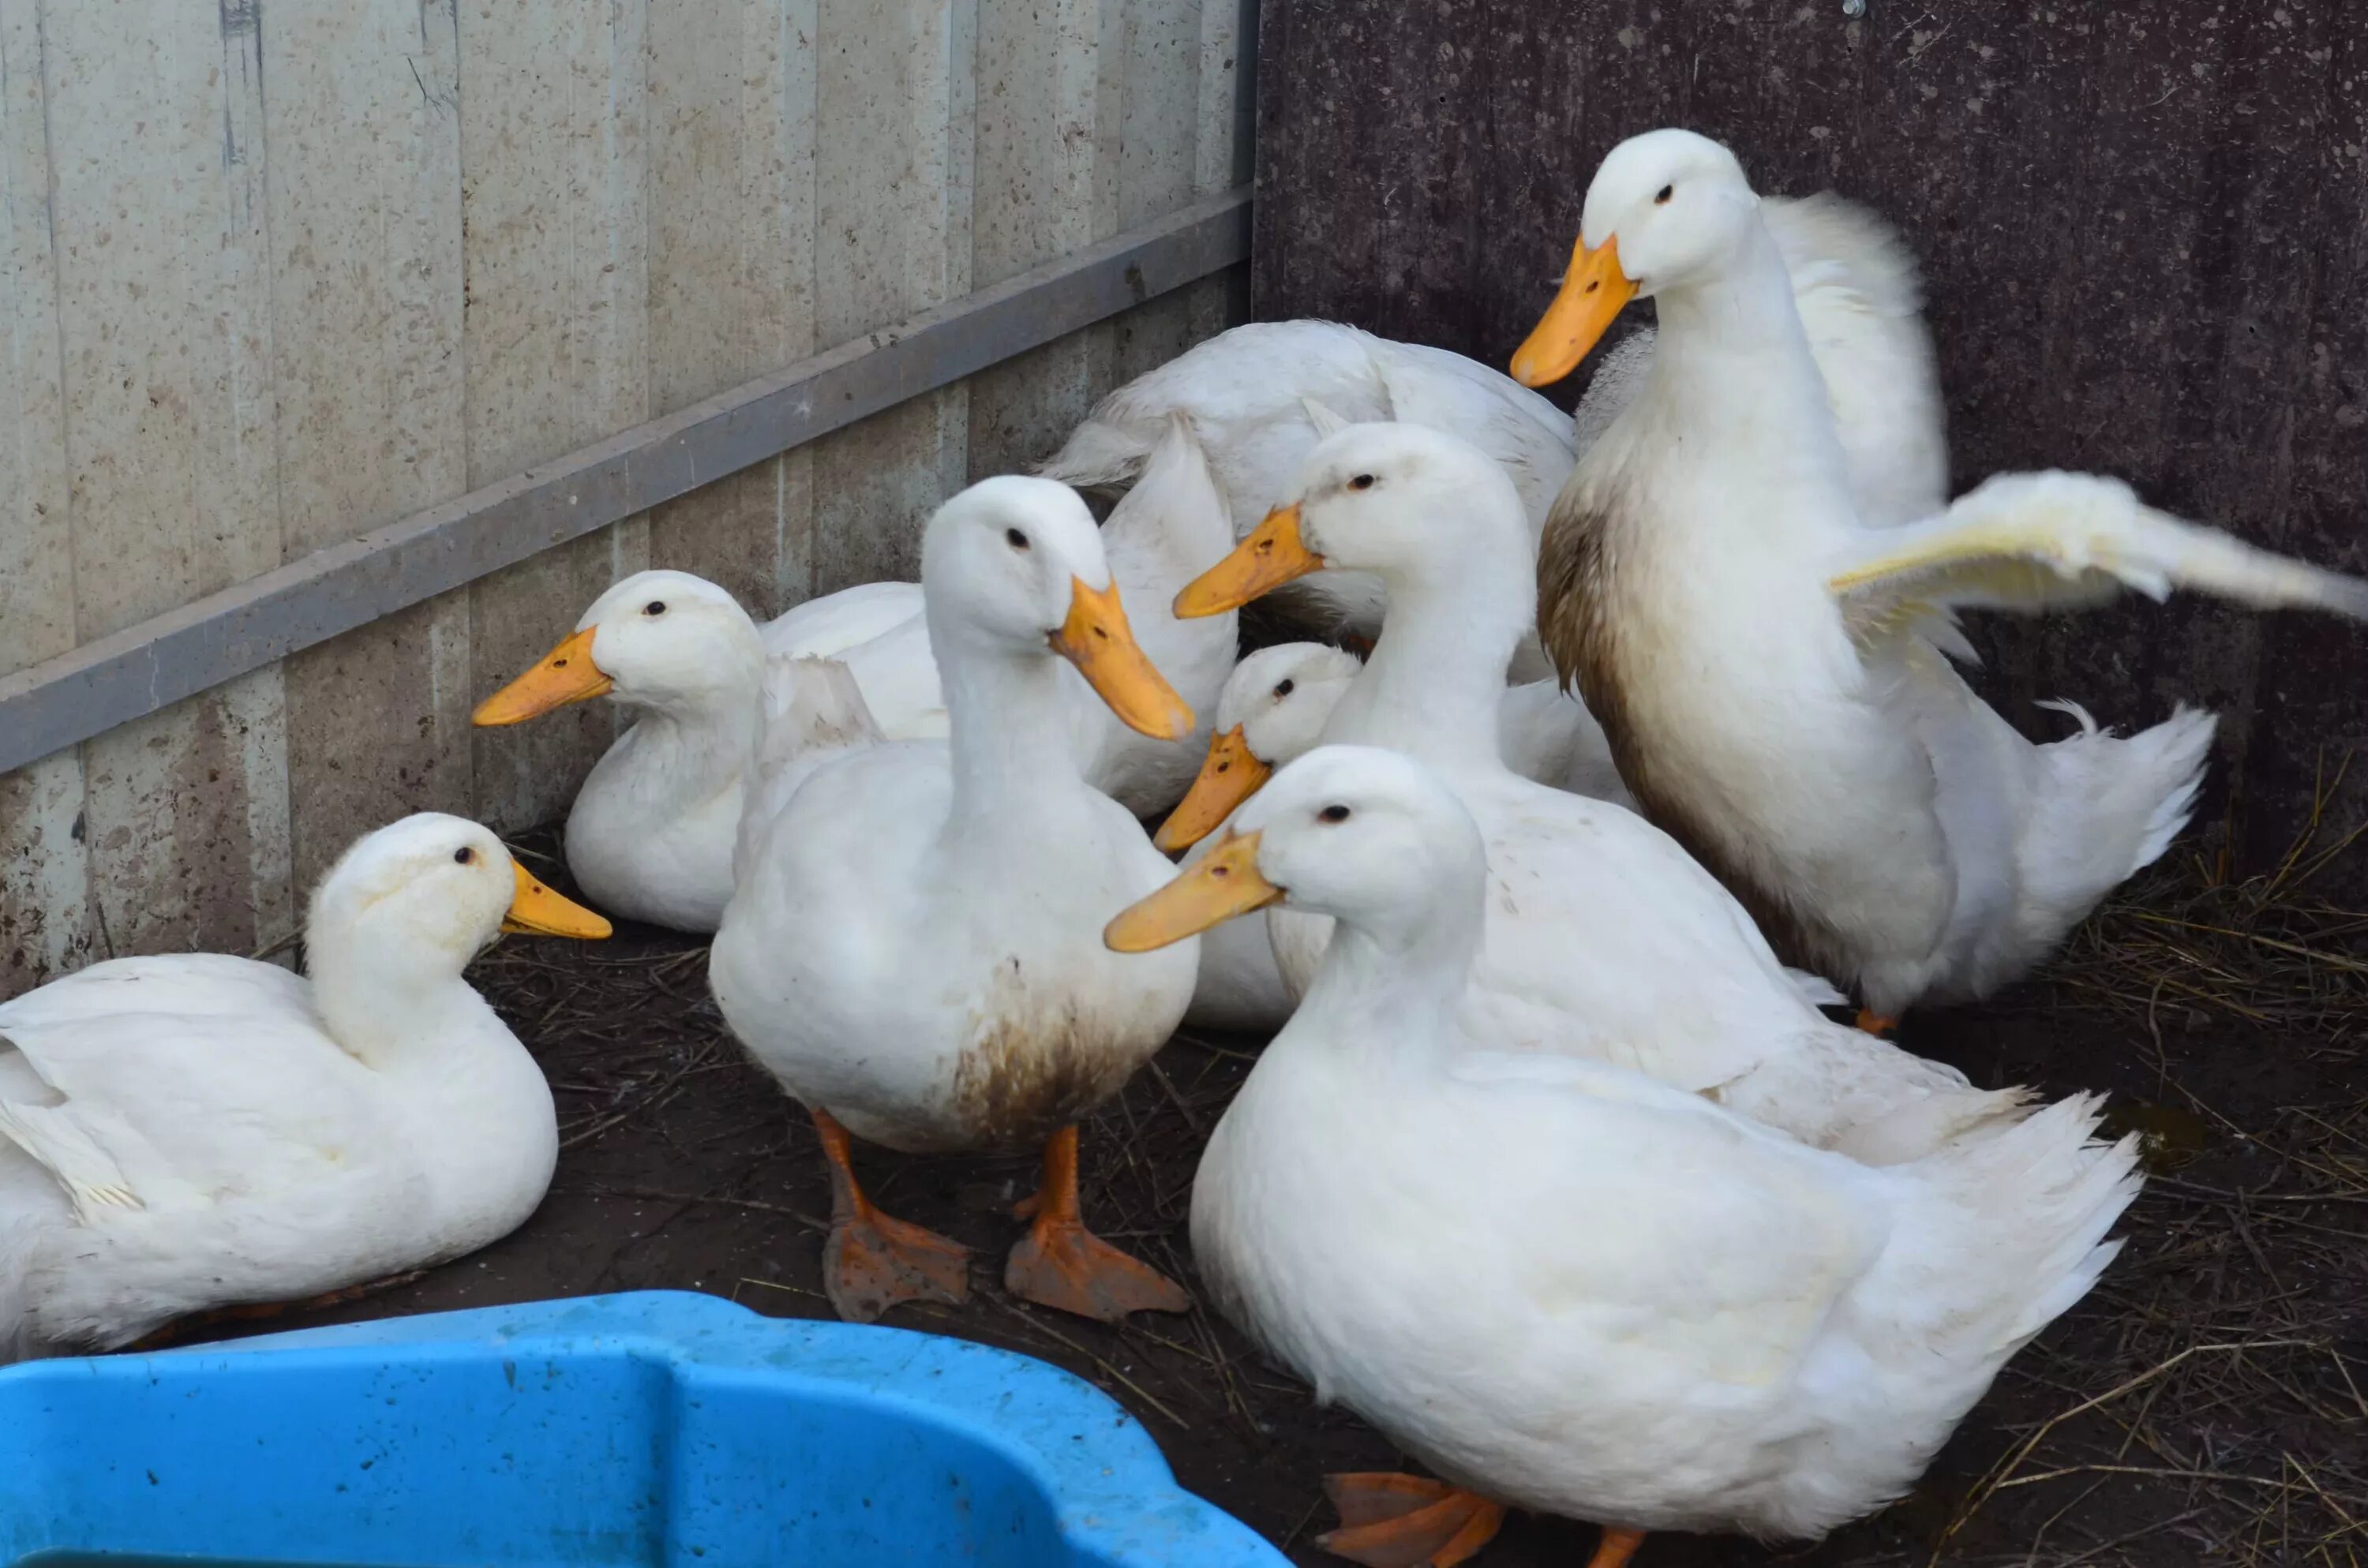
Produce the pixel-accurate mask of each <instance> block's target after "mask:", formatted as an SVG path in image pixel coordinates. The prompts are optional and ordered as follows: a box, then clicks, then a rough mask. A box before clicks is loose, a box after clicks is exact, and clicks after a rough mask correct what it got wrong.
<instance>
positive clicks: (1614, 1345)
mask: <svg viewBox="0 0 2368 1568" xmlns="http://www.w3.org/2000/svg"><path fill="white" fill-rule="evenodd" d="M1490 858H1491V854H1490V851H1489V850H1488V849H1487V847H1486V845H1485V844H1484V842H1483V839H1482V835H1481V831H1480V828H1479V827H1478V825H1477V824H1475V823H1474V821H1473V818H1472V814H1471V813H1470V812H1467V811H1466V810H1464V808H1463V805H1462V803H1461V802H1460V801H1458V799H1457V797H1456V792H1455V791H1453V790H1451V789H1449V788H1448V787H1447V786H1446V785H1445V783H1444V782H1442V781H1441V780H1440V779H1439V778H1436V777H1435V776H1433V775H1432V774H1431V773H1430V772H1429V770H1428V769H1426V768H1425V767H1422V766H1421V765H1420V764H1418V763H1417V762H1415V761H1414V760H1413V759H1411V758H1409V757H1406V756H1400V755H1397V754H1394V753H1390V752H1384V751H1377V750H1371V749H1367V748H1362V747H1353V746H1326V747H1323V748H1321V749H1319V750H1317V751H1315V752H1311V753H1310V754H1308V756H1305V757H1303V758H1302V759H1300V760H1299V761H1298V762H1295V763H1293V764H1292V765H1291V766H1290V767H1287V768H1284V769H1283V770H1282V771H1281V773H1279V774H1277V775H1276V776H1275V778H1274V780H1273V781H1272V782H1271V783H1270V784H1269V785H1268V786H1267V787H1266V789H1265V790H1262V791H1260V792H1259V794H1258V796H1257V797H1256V798H1255V799H1254V800H1252V801H1250V802H1249V803H1248V804H1247V806H1245V807H1244V808H1243V809H1242V812H1241V815H1240V818H1239V819H1238V822H1237V824H1236V831H1235V834H1234V835H1231V836H1228V837H1227V838H1226V839H1224V841H1223V843H1222V844H1220V845H1219V846H1217V847H1216V848H1215V849H1213V850H1212V852H1211V853H1210V855H1209V856H1208V858H1206V859H1204V860H1203V861H1202V862H1201V865H1200V866H1199V868H1197V869H1194V870H1190V871H1187V872H1185V873H1184V874H1183V875H1181V876H1179V877H1178V878H1177V880H1176V881H1174V882H1172V883H1170V884H1169V885H1168V886H1167V887H1165V888H1163V889H1161V890H1160V891H1159V892H1156V893H1155V894H1153V895H1152V896H1151V897H1149V898H1147V899H1145V900H1144V901H1143V902H1142V903H1139V904H1137V905H1135V906H1134V907H1133V908H1132V909H1130V910H1128V911H1126V912H1125V913H1124V914H1122V915H1120V916H1119V917H1118V918H1117V919H1115V920H1113V921H1112V922H1110V928H1109V931H1108V933H1107V940H1108V941H1109V942H1110V945H1111V946H1112V947H1114V948H1118V949H1121V950H1124V951H1129V952H1139V951H1145V950H1156V949H1157V948H1158V946H1159V945H1160V944H1162V943H1165V942H1171V941H1176V940H1179V939H1187V938H1189V937H1190V935H1191V934H1192V933H1194V932H1198V931H1201V930H1205V929H1206V928H1208V927H1209V926H1212V925H1213V924H1215V923H1216V922H1218V921H1220V920H1223V919H1224V918H1226V917H1227V916H1229V915H1237V914H1242V913H1245V912H1247V911H1251V910H1255V909H1258V908H1259V907H1261V906H1263V905H1265V904H1268V903H1278V902H1279V903H1281V904H1282V905H1284V906H1287V907H1291V908H1294V909H1298V910H1304V911H1307V912H1311V913H1318V912H1320V913H1321V914H1323V915H1328V916H1330V917H1332V918H1333V919H1334V920H1336V921H1337V922H1338V934H1337V935H1336V936H1335V937H1333V940H1332V943H1331V946H1330V948H1329V949H1327V950H1326V953H1325V955H1324V960H1323V965H1322V967H1321V969H1320V970H1319V971H1317V973H1316V975H1315V982H1314V983H1313V984H1312V985H1311V986H1310V987H1309V989H1308V993H1307V996H1306V999H1305V1000H1304V1002H1303V1003H1302V1004H1301V1005H1300V1008H1299V1011H1298V1012H1296V1013H1295V1014H1293V1015H1292V1019H1291V1022H1290V1023H1289V1024H1287V1025H1285V1026H1284V1028H1283V1030H1282V1032H1281V1034H1280V1035H1278V1036H1277V1037H1276V1038H1275V1040H1274V1042H1273V1043H1272V1044H1271V1045H1269V1046H1268V1047H1267V1049H1266V1051H1265V1052H1264V1053H1263V1054H1262V1055H1261V1056H1260V1057H1259V1059H1258V1064H1257V1065H1256V1066H1255V1067H1253V1068H1252V1069H1251V1070H1250V1074H1249V1078H1248V1081H1247V1083H1245V1084H1244V1085H1242V1089H1241V1093H1240V1094H1239V1095H1238V1096H1235V1099H1234V1102H1233V1104H1232V1105H1231V1106H1230V1107H1229V1108H1227V1109H1226V1111H1225V1115H1224V1119H1223V1120H1222V1121H1221V1122H1220V1123H1219V1124H1218V1126H1217V1130H1216V1131H1215V1132H1214V1133H1213V1134H1212V1136H1211V1137H1210V1140H1209V1146H1208V1148H1207V1150H1206V1151H1205V1152H1204V1153H1202V1155H1201V1166H1200V1172H1199V1175H1198V1176H1197V1177H1196V1178H1195V1180H1194V1182H1193V1187H1192V1253H1193V1257H1194V1259H1195V1261H1196V1262H1197V1264H1198V1266H1199V1267H1200V1271H1201V1278H1202V1279H1203V1280H1204V1281H1205V1282H1206V1284H1207V1287H1208V1290H1209V1292H1210V1294H1211V1297H1212V1300H1213V1301H1214V1302H1215V1304H1216V1305H1217V1306H1218V1307H1219V1308H1220V1309H1221V1310H1222V1311H1223V1312H1225V1314H1226V1315H1227V1316H1228V1317H1230V1318H1232V1319H1233V1320H1234V1321H1235V1323H1237V1324H1241V1326H1242V1327H1243V1328H1244V1329H1245V1330H1246V1331H1247V1332H1248V1333H1249V1335H1251V1336H1252V1337H1253V1338H1255V1339H1256V1340H1258V1342H1259V1343H1260V1344H1261V1345H1262V1346H1265V1347H1266V1349H1267V1350H1268V1351H1269V1353H1271V1354H1272V1355H1273V1356H1275V1357H1276V1358H1278V1359H1280V1360H1281V1361H1282V1362H1284V1363H1285V1364H1287V1365H1289V1366H1290V1367H1292V1369H1294V1370H1296V1371H1297V1372H1298V1373H1299V1374H1300V1375H1301V1376H1302V1377H1304V1378H1305V1379H1306V1380H1307V1381H1309V1382H1310V1383H1312V1384H1313V1385H1314V1386H1315V1396H1316V1398H1317V1399H1318V1400H1320V1401H1323V1402H1325V1403H1340V1404H1344V1405H1347V1406H1348V1407H1349V1409H1351V1410H1354V1411H1355V1412H1357V1413H1358V1414H1359V1415H1362V1416H1363V1417H1364V1418H1365V1419H1366V1420H1368V1421H1370V1422H1372V1424H1373V1425H1374V1426H1377V1427H1379V1428H1380V1429H1381V1430H1382V1432H1383V1434H1384V1435H1385V1436H1386V1437H1389V1439H1390V1440H1391V1441H1392V1442H1393V1443H1395V1444H1396V1445H1397V1447H1398V1448H1400V1449H1403V1450H1405V1451H1406V1452H1407V1453H1409V1454H1412V1455H1413V1456H1415V1457H1416V1458H1417V1460H1420V1461H1421V1462H1422V1463H1423V1464H1425V1465H1426V1466H1428V1467H1429V1469H1430V1470H1432V1471H1434V1472H1435V1473H1436V1474H1437V1475H1438V1476H1440V1477H1441V1478H1443V1480H1440V1481H1429V1480H1426V1479H1423V1478H1419V1477H1416V1476H1410V1475H1377V1474H1362V1475H1343V1476H1335V1477H1332V1478H1331V1483H1330V1486H1331V1490H1332V1493H1333V1495H1334V1497H1335V1498H1336V1500H1337V1501H1338V1503H1339V1505H1340V1509H1341V1516H1342V1528H1339V1529H1337V1530H1335V1531H1333V1532H1332V1533H1331V1534H1330V1535H1329V1536H1327V1537H1325V1538H1324V1540H1323V1544H1324V1545H1326V1547H1327V1548H1328V1549H1329V1550H1330V1551H1333V1552H1335V1553H1338V1554H1339V1555H1341V1556H1344V1557H1347V1558H1349V1559H1350V1560H1351V1561H1353V1562H1360V1563H1366V1564H1370V1565H1372V1568H1412V1565H1415V1564H1424V1563H1427V1564H1431V1565H1433V1568H1452V1564H1454V1563H1457V1562H1463V1560H1464V1559H1465V1558H1467V1557H1469V1556H1471V1555H1472V1554H1473V1553H1474V1552H1475V1551H1478V1550H1479V1549H1480V1548H1481V1547H1482V1546H1484V1545H1485V1544H1486V1542H1487V1540H1489V1538H1490V1537H1491V1536H1493V1535H1494V1534H1495V1533H1496V1530H1497V1525H1498V1524H1499V1522H1500V1521H1501V1520H1502V1518H1503V1517H1504V1510H1505V1508H1506V1507H1507V1506H1517V1507H1522V1508H1528V1509H1533V1510H1536V1511H1539V1512H1543V1513H1551V1514H1559V1515H1563V1516H1566V1517H1574V1518H1581V1519H1591V1520H1594V1521H1596V1522H1597V1523H1599V1524H1601V1525H1602V1526H1604V1527H1605V1529H1604V1537H1603V1541H1602V1544H1601V1546H1600V1548H1599V1549H1598V1550H1597V1551H1596V1553H1595V1557H1594V1568H1618V1565H1619V1564H1621V1563H1624V1562H1626V1561H1627V1560H1628V1557H1629V1555H1630V1554H1631V1553H1632V1552H1633V1551H1634V1550H1635V1548H1636V1545H1637V1542H1638V1541H1639V1540H1641V1539H1642V1538H1643V1535H1644V1533H1645V1532H1646V1531H1648V1530H1721V1531H1726V1530H1736V1531H1742V1532H1745V1533H1747V1534H1750V1535H1753V1536H1758V1537H1759V1538H1762V1539H1764V1540H1784V1539H1796V1538H1801V1537H1815V1536H1820V1535H1823V1534H1825V1533H1826V1532H1827V1531H1828V1530H1831V1529H1833V1528H1835V1527H1837V1526H1839V1525H1840V1524H1842V1523H1844V1522H1846V1521H1848V1520H1850V1519H1853V1518H1856V1517H1859V1516H1861V1515H1862V1514H1866V1513H1869V1512H1871V1511H1873V1509H1875V1508H1877V1507H1880V1506H1882V1505H1884V1503H1886V1502H1889V1501H1891V1500H1892V1499H1894V1498H1896V1497H1898V1496H1900V1495H1901V1494H1904V1493H1905V1492H1907V1489H1908V1488H1909V1486H1911V1485H1912V1484H1913V1483H1915V1481H1916V1478H1917V1477H1918V1475H1919V1474H1920V1473H1921V1472H1922V1471H1923V1470H1924V1467H1925V1466H1926V1465H1927V1464H1928V1463H1929V1462H1930V1460H1931V1458H1932V1456H1933V1454H1934V1453H1935V1452H1937V1451H1938V1450H1939V1449H1940V1448H1941V1444H1942V1443H1943V1442H1945V1441H1946V1440H1947V1438H1948V1437H1949V1434H1950V1431H1951V1430H1952V1428H1953V1427H1954V1426H1956V1424H1957V1423H1958V1421H1959V1420H1961V1419H1962V1418H1963V1417H1964V1415H1965V1413H1966V1411H1967V1410H1969V1409H1971V1408H1972V1407H1973V1405H1974V1403H1975V1401H1976V1400H1978V1399H1980V1398H1981V1396H1982V1394H1983V1392H1984V1391H1986V1390H1987V1388H1988V1387H1989V1384H1990V1381H1991V1380H1992V1379H1993V1378H1994V1377H1996V1376H1997V1374H1998V1369H1999V1368H2000V1367H2001V1366H2002V1365H2004V1364H2005V1362H2006V1360H2007V1358H2009V1357H2010V1356H2012V1355H2013V1354H2014V1353H2015V1351H2016V1350H2017V1349H2018V1348H2020V1347H2021V1346H2022V1345H2023V1344H2024V1343H2025V1342H2027V1341H2028V1340H2029V1339H2030V1338H2031V1337H2032V1335H2034V1334H2037V1333H2038V1332H2039V1331H2040V1330H2041V1329H2042V1328H2044V1327H2045V1326H2046V1325H2047V1324H2048V1323H2049V1322H2050V1321H2052V1320H2053V1319H2055V1317H2056V1316H2057V1315H2059V1314H2060V1313H2062V1312H2065V1311H2066V1309H2068V1308H2069V1307H2070V1306H2071V1305H2072V1304H2073V1303H2074V1302H2076V1301H2078V1300H2079V1299H2080V1298H2081V1296H2082V1295H2084V1294H2085V1293H2087V1291H2088V1290H2089V1286H2090V1285H2091V1284H2093V1283H2094V1282H2095V1280H2096V1278H2097V1277H2098V1275H2099V1273H2100V1272H2101V1271H2102V1270H2103V1268H2104V1267H2105V1266H2106V1265H2107V1264H2108V1263H2109V1262H2110V1261H2111V1260H2112V1256H2113V1255H2114V1253H2115V1252H2116V1251H2117V1250H2118V1246H2119V1244H2118V1243H2112V1242H2108V1241H2106V1240H2105V1233H2106V1232H2107V1231H2108V1230H2109V1229H2110V1228H2111V1227H2112V1223H2113V1221H2114V1219H2115V1217H2116V1216H2118V1215H2119V1214H2120V1213H2121V1211H2122V1210H2123V1209H2124V1208H2126V1207H2127V1206H2128V1204H2129V1202H2130V1200H2131V1199H2132V1198H2133V1197H2135V1193H2136V1190H2137V1185H2138V1184H2137V1180H2136V1178H2135V1176H2134V1175H2133V1174H2132V1173H2133V1169H2134V1166H2135V1163H2136V1150H2135V1139H2134V1138H2133V1139H2125V1140H2123V1142H2120V1143H2118V1144H2115V1145H2112V1146H2110V1147H2108V1146H2106V1145H2104V1144H2100V1143H2099V1142H2094V1141H2093V1140H2092V1139H2091V1137H2090V1134H2091V1133H2092V1132H2093V1131H2094V1130H2095V1128H2096V1125H2097V1111H2098V1107H2097V1104H2096V1102H2095V1101H2094V1100H2093V1099H2090V1098H2089V1097H2086V1096H2083V1097H2078V1098H2074V1099H2069V1100H2065V1101H2063V1102H2060V1103H2058V1104H2056V1105H2054V1106H2050V1107H2048V1108H2045V1109H2044V1110H2042V1111H2040V1112H2038V1113H2037V1114H2036V1115H2033V1116H2032V1117H2031V1118H2030V1119H2028V1120H2025V1121H2023V1122H2021V1123H2020V1124H2019V1125H2016V1126H2013V1127H2009V1128H2007V1129H2005V1130H2003V1131H2001V1132H2000V1133H1999V1134H1998V1136H1996V1137H1995V1138H1991V1139H1987V1140H1981V1141H1975V1142H1965V1143H1960V1144H1957V1145H1954V1146H1952V1147H1951V1148H1948V1149H1946V1150H1943V1151H1941V1152H1940V1153H1935V1154H1933V1155H1932V1156H1930V1158H1926V1159H1921V1160H1918V1161H1915V1162H1913V1163H1911V1164H1907V1165H1892V1166H1888V1167H1880V1168H1878V1167H1871V1166H1867V1165H1860V1164H1857V1163H1855V1162H1853V1161H1850V1160H1848V1159H1845V1158H1843V1157H1841V1156H1840V1155H1839V1154H1833V1153H1824V1152H1821V1151H1819V1150H1816V1149H1810V1148H1805V1147H1804V1146H1803V1145H1801V1144H1800V1143H1798V1142H1794V1141H1793V1140H1792V1139H1790V1138H1787V1137H1784V1136H1783V1135H1782V1134H1780V1133H1777V1132H1774V1131H1770V1130H1769V1129H1768V1128H1766V1127H1764V1126H1760V1125H1758V1124H1755V1123H1754V1122H1752V1121H1750V1120H1748V1119H1745V1118H1744V1117H1742V1116H1739V1115H1737V1114H1736V1113H1735V1112H1734V1111H1732V1110H1729V1109H1725V1108H1721V1107H1720V1106H1718V1105H1715V1104H1713V1103H1712V1102H1711V1101H1710V1100H1708V1099H1705V1098H1703V1097H1702V1096H1695V1095H1690V1094H1686V1093H1684V1092H1682V1091H1680V1090H1678V1089H1675V1088H1672V1087H1670V1086H1668V1085H1664V1084H1657V1083H1655V1082H1653V1081H1651V1080H1650V1079H1647V1078H1645V1077H1641V1076H1639V1075H1638V1074H1634V1073H1632V1072H1628V1071H1625V1070H1623V1069H1622V1068H1619V1067H1616V1066H1611V1065H1609V1064H1607V1063H1604V1062H1593V1061H1588V1060H1585V1059H1583V1058H1580V1057H1577V1056H1571V1055H1556V1054H1539V1053H1536V1052H1508V1051H1505V1050H1504V1049H1503V1046H1504V1042H1503V1041H1502V1040H1498V1039H1497V1038H1495V1037H1492V1036H1489V1035H1486V1034H1480V1035H1474V1034H1473V1033H1471V1032H1470V1031H1471V1024H1470V1020H1471V1019H1472V1018H1473V1017H1474V1012H1473V1009H1472V1008H1471V1007H1469V1006H1467V1005H1466V992H1467V989H1468V987H1469V986H1470V984H1471V983H1472V982H1471V975H1472V971H1473V967H1474V957H1475V955H1476V954H1477V953H1478V952H1479V950H1480V949H1481V948H1482V947H1483V945H1484V943H1485V942H1486V940H1487V939H1488V937H1487V936H1486V920H1485V917H1484V914H1483V910H1484V906H1485V905H1486V903H1490V902H1491V901H1493V899H1494V897H1495V894H1494V892H1492V891H1491V886H1490V884H1491V881H1493V880H1494V879H1493V878H1492V875H1491V872H1490V868H1489V859H1490Z"/></svg>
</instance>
